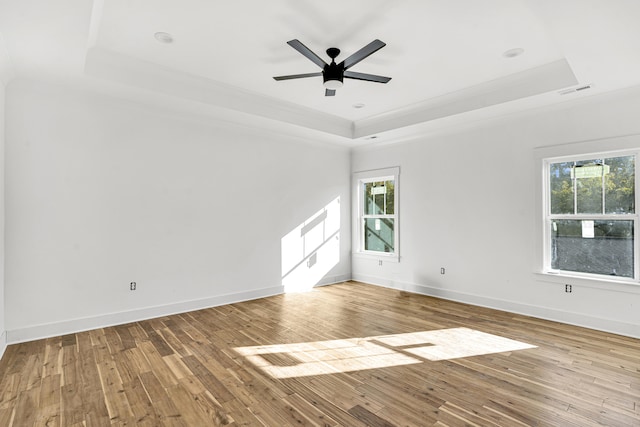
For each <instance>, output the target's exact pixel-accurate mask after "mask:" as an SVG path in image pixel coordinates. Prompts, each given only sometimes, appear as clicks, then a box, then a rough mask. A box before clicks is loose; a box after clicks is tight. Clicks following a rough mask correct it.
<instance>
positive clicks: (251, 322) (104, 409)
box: [0, 282, 640, 427]
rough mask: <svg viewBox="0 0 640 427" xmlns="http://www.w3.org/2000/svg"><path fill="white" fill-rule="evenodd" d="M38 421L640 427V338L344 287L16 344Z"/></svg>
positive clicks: (13, 358)
mask: <svg viewBox="0 0 640 427" xmlns="http://www.w3.org/2000/svg"><path fill="white" fill-rule="evenodd" d="M32 425H37V426H87V427H88V426H107V425H117V426H125V425H127V426H218V425H226V426H239V425H251V426H262V425H265V426H288V425H298V426H306V425H310V426H350V427H351V426H380V427H382V426H536V425H538V426H563V427H565V426H579V427H584V426H591V425H609V426H640V340H636V339H632V338H626V337H622V336H618V335H612V334H607V333H602V332H597V331H593V330H588V329H583V328H578V327H573V326H568V325H563V324H559V323H554V322H548V321H543V320H539V319H534V318H530V317H525V316H518V315H514V314H509V313H504V312H500V311H495V310H490V309H484V308H479V307H473V306H468V305H464V304H459V303H453V302H449V301H444V300H439V299H436V298H430V297H425V296H420V295H415V294H409V293H405V292H398V291H395V290H390V289H385V288H379V287H375V286H370V285H365V284H361V283H357V282H347V283H343V284H339V285H333V286H325V287H322V288H317V289H315V290H313V291H312V292H310V293H305V294H287V295H279V296H275V297H270V298H266V299H261V300H256V301H250V302H244V303H238V304H232V305H226V306H221V307H215V308H210V309H206V310H200V311H196V312H191V313H185V314H180V315H174V316H168V317H163V318H158V319H153V320H148V321H143V322H136V323H131V324H127V325H122V326H116V327H111V328H104V329H97V330H93V331H88V332H82V333H77V334H71V335H66V336H61V337H56V338H49V339H45V340H39V341H34V342H28V343H24V344H17V345H11V346H9V348H8V349H7V351H6V353H5V355H4V357H3V358H2V361H1V362H0V426H20V427H23V426H32Z"/></svg>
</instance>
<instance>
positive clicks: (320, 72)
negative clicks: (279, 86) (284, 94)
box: [273, 71, 322, 81]
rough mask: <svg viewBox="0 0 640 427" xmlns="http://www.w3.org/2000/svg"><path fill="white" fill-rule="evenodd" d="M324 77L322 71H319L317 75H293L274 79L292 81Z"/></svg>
mask: <svg viewBox="0 0 640 427" xmlns="http://www.w3.org/2000/svg"><path fill="white" fill-rule="evenodd" d="M321 75H322V71H318V72H317V73H306V74H293V75H291V76H277V77H274V78H273V79H274V80H278V81H280V80H291V79H303V78H305V77H318V76H321Z"/></svg>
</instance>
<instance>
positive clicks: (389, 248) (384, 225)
mask: <svg viewBox="0 0 640 427" xmlns="http://www.w3.org/2000/svg"><path fill="white" fill-rule="evenodd" d="M393 242H394V220H393V219H392V218H365V220H364V249H365V250H367V251H378V252H393V251H394V248H393Z"/></svg>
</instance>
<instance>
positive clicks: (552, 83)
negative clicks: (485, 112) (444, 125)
mask: <svg viewBox="0 0 640 427" xmlns="http://www.w3.org/2000/svg"><path fill="white" fill-rule="evenodd" d="M576 84H578V80H577V79H576V76H575V74H574V73H573V70H572V69H571V67H570V66H569V63H568V62H567V60H566V59H564V58H563V59H561V60H558V61H555V62H551V63H549V64H545V65H542V66H540V67H535V68H532V69H529V70H525V71H521V72H519V73H515V74H511V75H508V76H506V77H503V78H500V79H496V80H492V81H489V82H486V83H482V84H479V85H475V86H472V87H469V88H466V89H462V90H460V91H457V92H453V93H450V94H446V95H442V96H439V97H437V98H434V99H431V100H429V101H427V102H424V103H419V104H414V105H411V106H409V107H407V108H403V109H399V110H395V111H391V112H388V113H384V114H379V115H376V116H372V117H368V118H366V119H361V120H358V121H356V122H355V123H354V135H353V136H354V138H362V137H366V136H370V135H374V134H378V133H381V132H386V131H390V130H395V129H399V128H404V127H407V126H412V125H416V124H420V123H425V122H430V121H433V120H437V119H442V118H445V117H451V116H455V115H458V114H462V113H466V112H469V111H473V110H478V109H482V108H487V107H491V106H494V105H498V104H503V103H506V102H510V101H515V100H519V99H523V98H528V97H531V96H535V95H540V94H543V93H547V92H551V91H557V90H559V89H564V88H567V87H569V86H574V85H576Z"/></svg>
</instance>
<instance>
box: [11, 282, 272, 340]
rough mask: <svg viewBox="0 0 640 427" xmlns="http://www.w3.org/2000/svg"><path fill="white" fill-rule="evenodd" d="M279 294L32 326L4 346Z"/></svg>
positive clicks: (14, 333)
mask: <svg viewBox="0 0 640 427" xmlns="http://www.w3.org/2000/svg"><path fill="white" fill-rule="evenodd" d="M281 293H282V286H274V287H270V288H263V289H256V290H252V291H245V292H238V293H233V294H226V295H218V296H214V297H209V298H203V299H198V300H191V301H182V302H178V303H174V304H167V305H160V306H154V307H145V308H140V309H136V310H130V311H122V312H118V313H110V314H103V315H99V316H92V317H85V318H80V319H71V320H65V321H62V322H56V323H48V324H44V325H34V326H29V327H26V328H21V329H13V330H9V331H7V342H8V343H9V344H16V343H21V342H26V341H33V340H37V339H42V338H49V337H55V336H59V335H65V334H72V333H76V332H82V331H88V330H91V329H98V328H104V327H108V326H114V325H121V324H125V323H131V322H137V321H140V320H146V319H152V318H154V317H162V316H168V315H171V314H178V313H185V312H187V311H194V310H200V309H203V308H208V307H216V306H219V305H224V304H233V303H236V302H242V301H249V300H253V299H258V298H264V297H269V296H272V295H278V294H281Z"/></svg>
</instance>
